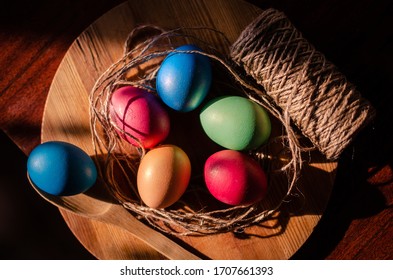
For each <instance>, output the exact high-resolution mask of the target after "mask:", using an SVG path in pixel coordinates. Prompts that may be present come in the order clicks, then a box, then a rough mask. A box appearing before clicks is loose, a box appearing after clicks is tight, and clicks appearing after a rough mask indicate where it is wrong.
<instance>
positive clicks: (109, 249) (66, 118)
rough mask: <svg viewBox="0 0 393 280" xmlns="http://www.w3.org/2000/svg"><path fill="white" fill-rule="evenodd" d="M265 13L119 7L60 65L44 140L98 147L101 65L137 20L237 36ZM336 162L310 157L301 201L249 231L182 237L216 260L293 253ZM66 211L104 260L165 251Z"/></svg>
mask: <svg viewBox="0 0 393 280" xmlns="http://www.w3.org/2000/svg"><path fill="white" fill-rule="evenodd" d="M259 12H260V10H259V8H257V7H255V6H253V5H251V4H249V3H246V2H242V1H240V0H213V1H211V0H187V1H184V0H165V1H162V0H129V1H128V2H125V3H124V4H122V5H120V6H118V7H116V8H114V9H113V10H111V11H109V12H108V13H107V14H105V15H104V16H102V17H101V18H100V19H99V20H97V21H96V22H94V23H93V24H92V25H91V26H90V27H89V28H87V29H86V30H85V31H84V32H83V33H82V34H81V35H80V36H79V37H78V38H77V39H76V41H75V42H74V43H73V44H72V46H71V47H70V49H69V50H68V52H67V54H66V55H65V57H64V59H63V61H62V63H61V65H60V66H59V69H58V71H57V73H56V75H55V77H54V80H53V83H52V85H51V88H50V92H49V95H48V99H47V103H46V107H45V112H44V118H43V124H42V142H46V141H49V140H62V141H67V142H70V143H73V144H75V145H77V146H79V147H81V148H82V149H83V150H85V151H86V152H87V153H88V154H90V155H93V154H94V151H93V147H92V141H91V130H90V125H89V122H90V117H89V102H88V95H89V92H90V90H91V89H92V87H93V85H94V82H95V81H96V79H97V78H98V77H99V76H100V75H101V74H102V72H103V71H105V69H106V68H107V67H108V66H110V65H111V64H112V63H113V62H115V61H116V60H118V59H119V58H120V57H121V56H122V53H123V44H124V42H125V38H126V37H127V35H128V33H129V32H130V31H131V30H132V29H133V28H134V27H135V26H137V25H139V24H154V25H158V26H161V27H163V28H168V29H170V28H177V27H196V26H198V27H199V26H207V27H213V28H215V29H217V30H219V31H221V32H223V33H224V34H225V35H226V37H227V38H228V39H229V41H230V42H234V41H235V40H236V39H237V37H238V35H239V34H240V32H241V31H242V30H243V29H244V28H245V27H246V26H247V25H248V24H249V23H250V22H251V21H252V19H254V18H255V17H256V16H257V15H258V14H259ZM203 35H204V34H202V36H203ZM205 35H206V36H205V38H203V39H204V40H206V41H208V42H210V43H211V44H213V45H215V46H216V47H217V48H218V49H220V47H221V45H220V44H221V43H222V42H221V41H220V40H221V39H217V38H216V37H214V36H211V34H205ZM336 167H337V163H335V162H325V161H324V160H323V159H322V160H321V157H319V158H318V159H317V160H312V161H310V162H309V164H308V165H307V166H306V167H305V169H304V172H303V174H302V179H301V185H300V187H299V188H300V189H299V192H298V193H299V194H301V195H300V196H298V198H297V200H298V201H297V202H296V203H295V205H297V207H295V208H293V207H292V210H291V212H289V211H288V210H285V209H284V210H283V211H280V212H278V213H277V215H276V216H275V217H274V218H272V219H270V220H268V221H266V222H264V223H263V224H261V225H260V226H254V227H252V228H249V229H247V231H246V234H245V235H243V236H235V235H234V234H232V233H226V234H217V235H209V236H204V237H181V242H182V243H183V244H185V246H187V247H189V248H193V250H195V251H197V252H199V253H200V254H201V255H203V256H205V257H206V258H211V259H288V258H290V257H291V256H292V255H293V254H294V253H295V252H296V251H297V250H298V249H299V247H300V246H302V244H303V243H304V242H305V241H306V240H307V238H308V237H309V235H310V234H311V232H312V231H313V229H314V227H315V226H316V224H317V223H318V221H319V220H320V218H321V216H322V214H323V211H324V209H325V207H326V204H327V202H328V199H329V196H330V193H331V190H332V187H333V182H334V177H335V170H336ZM294 200H296V197H295V198H294ZM299 202H300V203H299ZM61 212H62V215H63V217H64V219H65V221H66V222H67V224H68V226H69V227H70V229H71V230H72V232H73V233H74V234H75V236H76V237H77V238H78V239H79V240H80V242H81V243H82V244H83V245H84V246H85V247H86V248H87V249H88V250H89V251H90V252H91V253H92V254H93V255H94V256H96V257H97V258H99V259H161V258H163V257H162V256H161V255H160V254H158V253H157V252H155V251H154V250H152V249H151V248H150V247H148V246H146V245H144V244H142V243H140V242H139V241H138V240H136V239H134V238H133V237H132V235H130V234H129V233H127V232H126V231H124V230H122V229H121V228H119V227H116V226H111V225H106V224H103V223H100V222H96V221H93V220H90V219H86V218H82V217H79V216H77V215H75V214H73V213H69V212H65V211H64V210H61Z"/></svg>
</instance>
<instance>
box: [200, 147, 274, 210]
mask: <svg viewBox="0 0 393 280" xmlns="http://www.w3.org/2000/svg"><path fill="white" fill-rule="evenodd" d="M204 177H205V183H206V186H207V188H208V190H209V192H210V193H211V194H212V195H213V196H214V197H215V198H216V199H217V200H219V201H221V202H223V203H226V204H229V205H250V204H253V203H257V202H259V201H261V200H262V199H263V198H264V197H265V195H266V193H267V178H266V174H265V172H264V170H263V169H262V168H261V166H260V165H259V164H258V163H257V162H256V161H255V160H254V159H252V158H251V157H249V156H248V155H245V154H243V153H241V152H239V151H234V150H223V151H219V152H217V153H214V154H213V155H211V156H210V157H209V158H208V159H207V160H206V162H205V167H204Z"/></svg>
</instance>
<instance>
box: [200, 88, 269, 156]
mask: <svg viewBox="0 0 393 280" xmlns="http://www.w3.org/2000/svg"><path fill="white" fill-rule="evenodd" d="M200 121H201V125H202V128H203V130H204V131H205V133H206V134H207V136H208V137H209V138H210V139H211V140H213V141H214V142H216V143H217V144H219V145H221V146H222V147H225V148H227V149H231V150H238V151H240V150H251V149H255V148H258V147H259V146H261V145H262V144H263V143H265V142H266V141H267V140H268V138H269V136H270V133H271V122H270V118H269V115H268V113H267V112H266V110H265V109H264V108H263V107H262V106H260V105H259V104H257V103H255V102H253V101H251V100H250V99H248V98H244V97H240V96H224V97H219V98H215V99H213V100H211V101H209V102H208V103H207V104H206V105H205V106H204V108H203V109H202V111H201V113H200Z"/></svg>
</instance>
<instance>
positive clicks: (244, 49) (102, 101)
mask: <svg viewBox="0 0 393 280" xmlns="http://www.w3.org/2000/svg"><path fill="white" fill-rule="evenodd" d="M276 17H278V18H279V19H280V20H281V21H283V22H286V21H287V20H286V19H285V17H284V16H283V15H282V14H280V13H277V12H275V11H273V10H268V11H265V12H264V13H263V14H262V15H261V16H260V17H259V18H258V19H257V20H256V21H255V22H253V23H252V24H251V25H250V26H249V27H248V28H247V29H245V30H244V32H243V33H242V34H241V36H240V37H239V40H238V41H237V42H236V43H235V44H233V45H232V47H231V46H230V44H229V43H226V44H228V46H227V47H228V49H229V48H230V47H231V56H228V55H226V54H222V53H221V52H219V51H217V50H216V49H215V48H214V47H212V46H211V45H210V44H208V43H206V42H204V41H202V40H201V39H200V38H199V37H198V36H196V35H195V32H198V31H201V30H202V31H203V32H212V33H213V34H214V36H218V37H220V38H221V39H223V40H222V41H223V42H224V43H225V42H227V41H226V39H225V36H224V35H223V34H222V33H220V32H219V31H217V30H213V29H210V28H187V29H185V28H179V29H175V30H169V31H167V30H164V29H162V28H160V27H153V26H140V27H137V28H135V29H134V30H133V31H132V32H131V33H130V35H129V36H128V38H127V40H126V42H125V48H124V49H125V50H124V55H123V57H121V58H120V59H119V60H118V61H117V62H115V63H114V64H113V65H111V66H110V67H109V68H108V69H107V70H106V71H105V72H104V73H103V74H102V75H101V76H100V78H99V79H98V80H97V81H96V84H95V86H94V88H93V89H92V91H91V93H90V107H91V108H90V113H91V128H92V131H93V137H92V140H93V145H94V149H95V151H96V154H97V155H104V158H100V157H99V156H97V158H100V160H99V162H98V169H99V172H100V175H101V177H102V178H103V180H104V182H105V184H106V186H107V187H108V189H109V190H110V191H111V192H112V194H113V195H114V196H115V197H116V198H117V199H118V201H119V202H120V203H121V204H122V205H123V206H124V207H125V208H127V209H129V210H130V211H132V212H133V213H134V214H136V215H137V216H138V217H140V218H141V219H144V220H146V221H147V222H149V223H150V224H151V225H152V226H154V227H156V228H158V229H160V230H162V231H164V232H167V233H170V234H175V235H206V234H215V233H220V232H229V231H233V232H241V231H243V230H244V229H245V228H247V227H249V226H251V225H253V224H258V223H260V222H262V221H264V220H266V219H268V218H269V217H271V216H272V215H273V214H274V213H275V212H276V211H277V210H278V209H280V207H281V205H282V204H283V203H285V202H286V201H288V200H290V196H291V195H293V190H295V189H296V183H297V180H298V178H299V175H300V172H301V170H302V164H303V160H302V153H303V152H304V151H307V150H309V147H304V146H302V145H301V143H300V141H299V139H300V138H301V137H302V136H301V135H299V134H298V130H297V129H296V128H294V126H293V123H292V121H294V122H295V123H296V124H297V125H298V126H299V128H300V130H301V131H302V132H303V129H302V128H303V127H306V128H307V131H306V132H307V133H309V134H310V135H311V136H309V135H308V134H307V133H304V134H305V135H306V136H307V137H311V140H312V142H315V139H314V138H316V139H318V141H317V144H315V143H314V145H315V146H317V147H318V148H320V149H321V151H322V152H323V153H325V154H326V156H327V157H329V158H334V157H336V156H338V155H339V153H340V152H339V151H338V150H340V151H341V150H342V149H343V147H340V148H337V146H338V145H343V144H342V143H348V142H349V141H350V138H351V137H352V136H353V134H354V133H353V130H351V132H350V135H349V136H348V133H345V132H343V131H341V133H339V134H334V135H335V137H344V138H345V140H341V139H336V140H337V142H339V144H335V145H332V143H331V142H332V140H331V139H328V140H326V139H324V137H323V136H320V135H319V134H323V135H332V133H335V131H333V130H334V129H333V127H335V128H336V129H338V128H340V129H341V127H342V125H337V124H336V123H335V124H330V121H329V120H330V119H331V115H334V116H336V115H339V116H341V117H342V119H345V122H348V121H355V122H356V124H355V126H357V127H358V128H359V127H361V126H362V123H359V122H360V120H359V119H357V118H355V117H352V118H350V119H349V120H348V119H347V118H345V117H344V118H343V116H342V115H346V113H345V112H346V110H347V109H346V106H349V109H348V110H349V111H350V113H349V114H350V115H351V116H352V115H356V116H357V117H358V118H359V117H360V116H362V118H361V120H362V122H363V124H364V122H365V119H364V113H363V112H364V111H366V110H365V109H364V107H367V108H371V106H369V105H367V106H365V105H364V100H363V99H361V97H360V96H359V95H358V94H357V93H356V92H355V91H354V90H350V91H349V92H350V93H349V94H346V95H350V97H347V98H343V97H342V96H338V97H336V98H337V99H340V101H337V100H335V97H334V95H337V94H338V95H342V94H341V93H338V91H337V86H336V84H339V85H341V87H340V88H344V89H346V88H351V89H352V86H349V85H347V82H346V81H345V79H344V77H343V76H342V75H341V74H337V73H336V70H335V69H334V67H332V66H331V64H329V63H327V62H326V61H325V60H324V59H323V57H322V56H321V55H320V54H319V53H317V52H316V51H314V50H312V51H310V49H312V48H311V47H310V46H309V44H308V43H307V42H306V41H305V40H304V39H301V35H300V33H298V32H297V31H296V30H295V29H294V28H293V26H291V25H286V29H288V31H287V32H283V30H284V29H285V28H282V27H281V26H276V25H275V24H276V23H277V19H276ZM280 20H279V21H280ZM288 22H289V21H288ZM276 28H278V30H276ZM260 32H268V33H269V34H270V35H269V36H270V37H269V38H271V40H270V41H268V42H269V44H268V46H269V47H270V48H268V49H265V48H264V47H263V45H264V44H266V40H265V39H261V38H264V36H267V35H263V34H260ZM143 33H151V35H150V36H148V37H147V38H146V39H144V40H142V41H140V40H137V38H138V36H139V35H140V34H143ZM287 33H290V34H292V35H287ZM281 36H283V38H281ZM284 39H285V40H286V43H283V42H284V41H285V40H284ZM179 41H181V44H184V41H187V43H189V41H192V42H193V43H195V44H197V45H199V46H200V47H201V48H202V49H203V50H204V51H202V52H199V51H192V52H196V53H199V54H201V55H205V56H207V57H209V58H210V59H211V61H212V62H213V63H214V65H215V66H217V67H218V66H219V67H221V68H222V69H223V70H224V71H226V72H227V73H228V75H229V76H231V77H232V80H234V81H235V83H236V85H237V86H238V87H239V88H240V89H241V91H242V93H243V94H244V95H245V96H247V97H248V98H250V99H251V100H253V101H255V102H257V103H259V104H260V105H262V106H264V107H265V108H266V109H267V110H268V111H269V113H270V114H271V115H272V117H274V118H276V119H277V120H278V121H279V122H280V124H281V125H282V127H283V131H284V132H285V133H284V135H282V136H280V137H277V138H272V139H271V140H270V142H269V143H268V144H267V145H266V146H264V147H262V148H261V149H260V150H256V151H250V152H249V153H250V155H251V156H253V157H254V158H255V159H257V160H259V161H260V162H261V165H266V164H271V155H270V156H269V155H268V153H267V152H266V151H267V150H268V149H269V145H273V144H277V142H280V144H281V145H282V147H283V148H282V153H283V154H289V157H288V159H287V160H286V161H284V162H283V163H282V164H281V165H280V166H279V167H278V168H277V170H272V169H269V170H270V171H272V173H278V174H281V175H283V176H284V177H286V181H287V183H286V186H287V189H286V191H285V192H284V194H283V195H282V197H281V198H280V200H279V201H278V202H277V203H276V204H275V205H269V206H268V207H267V206H266V205H267V204H266V203H264V202H261V203H258V204H255V205H249V206H236V207H227V208H223V209H218V210H206V209H209V207H200V208H197V209H193V208H192V207H191V206H189V205H190V204H189V203H188V202H187V201H180V202H179V203H177V204H176V207H171V208H170V209H153V208H149V207H147V206H145V205H144V204H143V202H142V201H141V199H140V197H139V195H138V191H137V187H136V180H135V178H136V173H137V168H138V164H139V162H140V159H141V158H142V157H143V156H144V154H145V153H146V151H145V150H144V149H143V147H142V146H140V147H137V148H130V144H128V143H125V141H123V140H122V139H121V138H120V137H119V135H118V133H117V132H116V130H120V131H122V129H121V128H120V127H118V126H117V125H116V124H115V123H113V122H111V118H110V114H109V106H110V98H111V94H112V93H113V91H114V90H115V89H117V88H119V87H121V86H125V85H133V86H137V87H142V88H145V89H147V90H148V91H150V92H151V93H152V94H155V75H156V72H157V71H158V69H159V65H160V62H161V61H162V59H163V58H164V57H165V56H166V55H168V54H169V53H171V52H173V51H174V48H175V47H177V46H179V44H180V43H179ZM298 43H301V45H298ZM243 44H244V46H243ZM275 44H277V45H279V46H281V45H285V47H280V48H278V47H277V46H276V47H275V48H273V46H274V45H275ZM271 50H273V51H271ZM183 52H189V51H183ZM281 52H284V53H285V54H292V56H291V57H290V58H287V57H285V56H284V54H282V53H281ZM298 56H299V57H302V58H303V57H306V58H305V59H303V60H302V61H303V63H305V64H307V66H304V65H303V64H302V63H301V61H300V59H298V58H297V57H298ZM295 57H296V58H295ZM315 57H318V60H317V58H315ZM321 60H322V61H323V62H318V63H316V62H315V61H321ZM234 62H236V63H237V65H236V63H234ZM283 65H284V66H283ZM239 67H240V68H239ZM243 67H244V68H243ZM313 67H316V68H315V72H316V73H314V72H313V71H312V68H313ZM244 69H245V70H246V72H247V73H248V74H249V75H251V77H250V76H249V75H246V74H245V73H244ZM277 69H279V71H278V70H277ZM284 70H286V71H284ZM306 70H307V71H306ZM298 72H299V73H298ZM310 72H313V73H312V75H313V76H311V77H312V78H307V75H310ZM332 72H334V73H332ZM262 73H263V74H262ZM266 73H269V75H268V76H266V75H267V74H266ZM273 73H274V74H273ZM274 75H277V76H278V78H274V77H273V76H274ZM317 76H318V77H317ZM266 77H269V79H268V80H267V81H265V78H266ZM338 77H340V78H341V79H343V80H340V79H339V78H338ZM305 80H306V82H305V83H304V82H302V81H305ZM322 81H325V83H326V82H327V81H334V83H333V82H332V83H331V84H329V85H327V86H324V87H323V89H322V90H319V88H320V87H321V83H322ZM325 83H322V84H323V85H325ZM261 85H263V87H262V86H261ZM307 87H308V90H309V91H311V93H310V92H309V91H308V90H307V89H306V88H307ZM333 88H334V89H333ZM326 92H328V93H329V94H328V96H331V98H330V99H334V100H335V102H334V103H333V104H339V105H337V106H336V107H335V110H341V113H338V112H336V111H334V112H331V114H330V108H325V109H323V110H320V109H319V108H315V107H321V105H323V104H325V103H326V102H327V103H329V104H330V103H331V102H332V101H326V100H325V98H324V97H322V96H320V95H324V94H325V93H326ZM302 95H306V96H307V97H303V96H302ZM314 96H315V97H317V98H316V99H315V98H313V97H314ZM314 99H315V101H314ZM330 99H329V98H328V100H330ZM283 100H284V101H285V102H284V101H283ZM341 100H346V101H345V102H344V101H341ZM292 106H295V108H297V109H294V108H293V107H292ZM329 106H332V104H330V105H329ZM309 107H312V108H309ZM297 110H299V111H297ZM304 111H306V112H304ZM369 111H371V109H370V110H369ZM326 112H328V113H329V115H327V116H326ZM317 113H318V114H322V113H323V114H324V116H323V117H322V116H319V117H317V120H314V118H312V117H310V116H314V115H318V114H317ZM300 115H301V116H303V117H304V118H305V120H306V122H307V125H303V124H302V123H300V124H298V122H300V121H301V119H302V118H301V117H300ZM294 116H295V117H296V118H294ZM367 117H369V118H370V114H368V115H367ZM311 119H312V120H311ZM342 119H335V118H334V119H331V120H332V121H333V120H334V122H340V121H341V120H342ZM319 121H321V125H322V126H324V129H325V130H326V128H327V130H328V132H326V131H323V132H319V131H320V128H319V126H320V124H319V123H317V122H319ZM352 125H353V124H352ZM312 126H315V127H314V129H315V130H316V132H315V131H313V132H312V133H311V132H308V130H311V128H310V127H312ZM122 132H123V133H126V132H125V131H122ZM126 134H127V133H126ZM315 135H318V136H315ZM343 135H344V136H343ZM128 136H129V137H133V136H132V135H128ZM135 140H137V141H138V139H135ZM333 142H334V141H333ZM321 143H322V144H321ZM332 146H334V147H336V148H335V149H334V152H330V150H331V149H332V148H331V147H332ZM326 147H329V149H327V148H326ZM326 150H329V153H328V154H327V153H326ZM276 156H277V157H279V155H276ZM270 176H272V174H270ZM125 186H126V190H125ZM188 192H195V193H198V192H199V193H204V192H206V189H205V187H204V186H200V185H190V186H189V187H188ZM195 197H196V196H195Z"/></svg>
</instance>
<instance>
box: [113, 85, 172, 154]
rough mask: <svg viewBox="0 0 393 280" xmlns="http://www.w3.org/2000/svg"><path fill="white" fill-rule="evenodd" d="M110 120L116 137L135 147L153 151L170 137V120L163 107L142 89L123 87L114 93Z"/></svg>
mask: <svg viewBox="0 0 393 280" xmlns="http://www.w3.org/2000/svg"><path fill="white" fill-rule="evenodd" d="M110 116H111V119H112V121H114V122H115V124H116V125H117V127H118V133H119V134H120V135H121V136H122V137H123V138H124V139H125V140H127V141H128V142H129V143H131V144H133V145H134V146H140V145H142V146H143V147H144V148H147V149H149V148H152V147H154V146H156V145H157V144H159V143H160V142H162V141H164V140H165V139H166V137H167V136H168V134H169V130H170V120H169V115H168V113H167V112H166V110H165V108H164V106H163V105H161V103H160V100H159V98H158V97H156V96H155V95H153V94H152V93H149V92H148V91H146V90H144V89H141V88H137V87H132V86H125V87H122V88H119V89H117V90H116V91H115V92H113V94H112V97H111V103H110ZM138 141H140V144H139V143H138Z"/></svg>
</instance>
